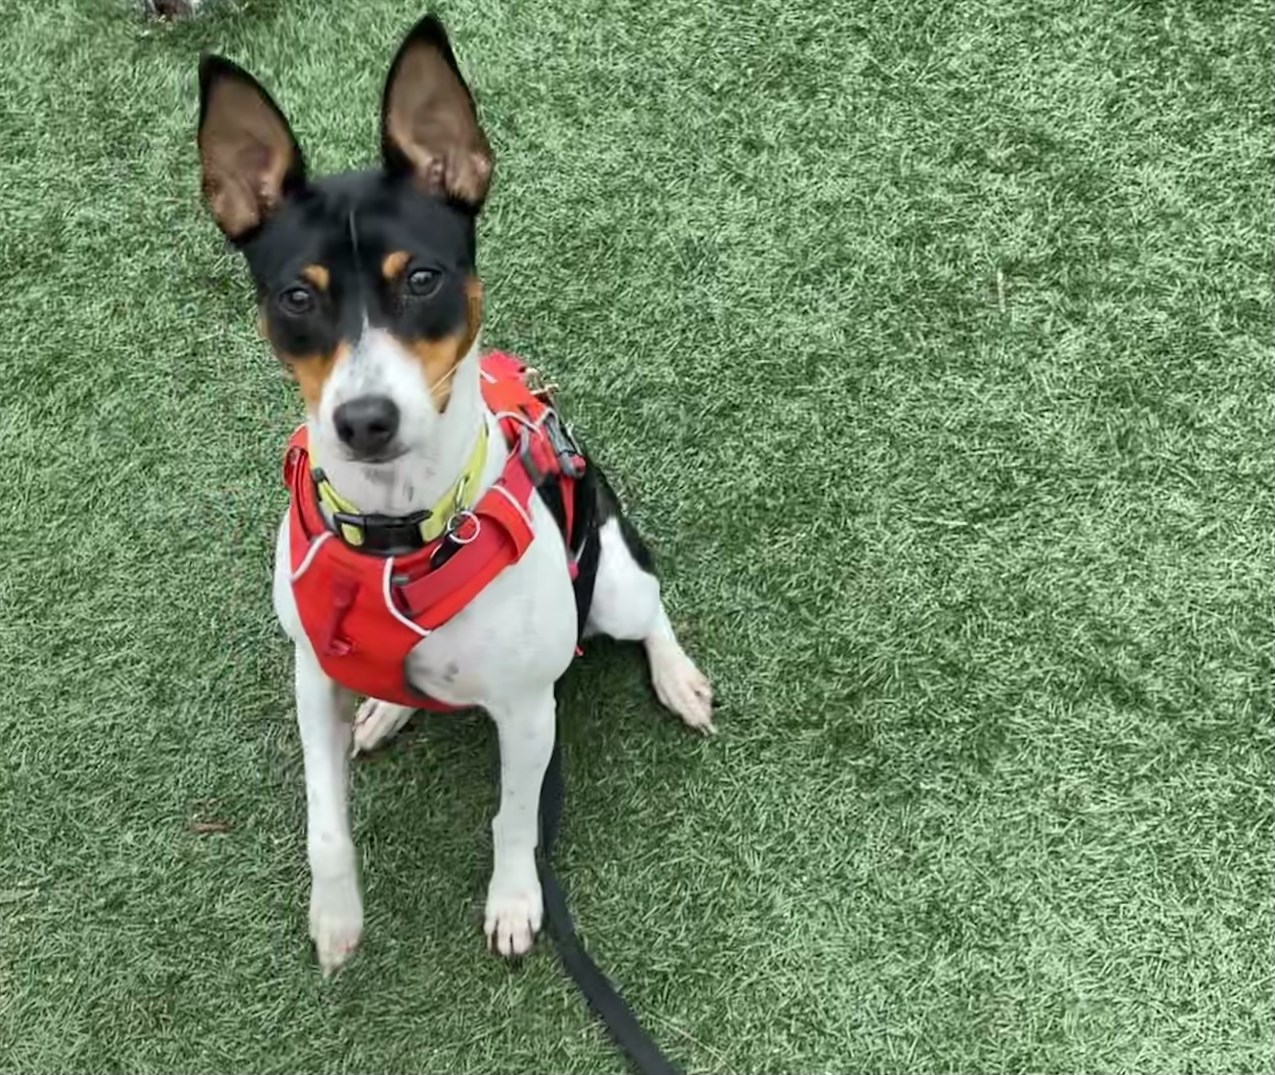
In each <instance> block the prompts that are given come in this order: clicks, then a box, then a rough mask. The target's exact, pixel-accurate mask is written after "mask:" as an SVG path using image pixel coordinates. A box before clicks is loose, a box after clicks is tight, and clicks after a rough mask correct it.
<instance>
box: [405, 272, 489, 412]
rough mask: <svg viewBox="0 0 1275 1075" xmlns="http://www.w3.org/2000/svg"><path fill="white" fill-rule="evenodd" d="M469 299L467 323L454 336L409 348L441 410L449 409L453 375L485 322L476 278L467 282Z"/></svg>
mask: <svg viewBox="0 0 1275 1075" xmlns="http://www.w3.org/2000/svg"><path fill="white" fill-rule="evenodd" d="M465 295H466V299H467V309H466V323H465V326H464V328H462V329H461V330H460V331H459V332H457V333H456V334H455V335H453V336H446V337H444V338H443V339H441V340H416V341H415V342H413V343H411V344H409V345H408V348H407V349H408V350H409V351H410V352H411V353H412V354H413V355H414V356H415V357H416V360H417V361H418V362H419V363H420V364H421V369H422V371H423V372H424V374H425V383H426V384H427V385H429V390H430V394H431V395H432V396H433V397H434V404H435V406H437V407H438V409H439V411H443V410H446V409H447V401H448V400H449V399H451V395H452V374H454V373H455V372H456V367H457V366H458V365H459V364H460V361H461V359H463V358H464V357H465V356H466V355H467V354H469V349H470V348H471V347H472V346H473V345H474V340H476V339H477V338H478V330H479V329H480V328H481V327H482V320H483V285H482V283H481V282H479V281H478V280H477V279H475V278H474V277H470V279H469V280H467V281H466V282H465Z"/></svg>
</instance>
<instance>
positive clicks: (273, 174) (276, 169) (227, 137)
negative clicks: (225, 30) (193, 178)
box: [199, 56, 305, 240]
mask: <svg viewBox="0 0 1275 1075" xmlns="http://www.w3.org/2000/svg"><path fill="white" fill-rule="evenodd" d="M199 160H200V164H201V166H202V169H203V188H204V201H205V202H207V204H208V208H209V209H210V210H211V211H212V215H213V217H214V218H215V219H216V221H217V225H218V226H219V227H220V228H221V230H222V231H223V232H225V233H226V235H227V237H228V238H230V239H232V240H240V239H244V238H246V237H247V236H248V235H249V234H250V233H251V232H253V231H255V230H256V229H257V228H259V227H260V226H261V225H262V224H264V223H265V221H266V218H267V217H268V216H269V215H270V213H271V212H273V211H274V209H275V208H276V207H277V206H278V205H279V203H280V202H281V201H282V200H283V198H284V197H285V196H286V195H287V194H290V193H292V192H293V191H294V190H297V189H299V188H300V187H301V186H302V185H304V183H305V161H304V160H303V159H302V156H301V148H300V147H299V146H298V145H297V140H296V139H295V138H294V137H293V136H292V128H290V127H289V126H288V121H287V120H286V119H284V118H283V113H282V112H281V111H280V110H279V106H278V105H276V104H275V103H274V101H273V100H272V99H271V97H270V94H268V93H267V92H266V91H265V90H264V89H262V88H261V86H260V85H259V84H258V82H257V80H256V79H255V78H253V77H252V76H251V75H250V74H248V72H247V71H245V70H243V68H241V67H239V66H238V65H236V64H233V63H231V62H230V61H229V60H226V59H223V58H222V57H220V56H205V57H203V59H202V60H200V63H199Z"/></svg>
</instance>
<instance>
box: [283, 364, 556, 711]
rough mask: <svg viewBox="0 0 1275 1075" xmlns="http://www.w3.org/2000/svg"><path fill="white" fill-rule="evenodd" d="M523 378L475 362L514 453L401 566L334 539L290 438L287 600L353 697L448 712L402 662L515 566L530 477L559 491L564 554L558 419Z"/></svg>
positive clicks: (305, 448)
mask: <svg viewBox="0 0 1275 1075" xmlns="http://www.w3.org/2000/svg"><path fill="white" fill-rule="evenodd" d="M523 369H524V367H523V366H522V364H521V363H520V362H518V360H517V359H513V358H512V357H511V356H505V355H500V354H496V355H492V356H488V357H487V358H486V359H484V361H483V366H482V372H483V395H484V401H485V402H486V404H487V407H488V408H489V409H490V410H491V411H492V412H493V413H495V414H497V415H498V416H499V418H500V425H501V431H502V433H504V435H505V439H506V441H507V442H508V444H509V448H510V451H509V458H508V461H507V462H506V464H505V467H504V470H503V471H502V473H501V475H500V477H499V478H498V479H497V481H496V482H495V484H494V485H492V487H491V488H490V489H488V490H487V491H486V493H484V494H483V496H482V497H481V498H480V499H479V501H478V503H476V504H475V505H474V506H473V508H471V509H467V510H462V511H460V512H458V513H457V514H456V515H454V516H452V517H451V519H450V525H449V527H448V531H447V534H446V536H444V537H442V538H440V539H438V540H435V541H433V542H431V543H429V544H427V545H426V546H424V547H423V548H420V549H418V550H416V551H414V552H410V553H407V554H405V555H401V556H378V555H373V554H371V553H370V552H367V551H363V550H361V549H357V548H352V547H350V544H349V543H348V542H346V541H344V540H342V537H341V534H337V533H333V531H332V529H331V528H330V525H329V523H328V520H327V519H326V518H325V516H324V513H323V511H322V508H321V506H320V503H319V497H318V495H317V493H316V482H315V480H314V475H313V473H312V471H311V468H310V456H309V445H308V436H307V431H306V429H305V428H304V427H303V428H301V429H299V430H298V431H297V432H296V434H294V436H293V438H292V442H291V444H290V446H289V450H288V454H287V457H286V460H285V466H284V473H285V480H286V482H287V485H288V488H289V491H290V492H291V494H292V510H291V512H290V537H291V551H292V570H293V577H292V585H293V594H294V597H295V598H296V602H297V608H298V611H299V613H300V616H301V621H302V624H303V626H304V628H305V630H306V633H307V635H308V636H309V637H310V640H311V643H312V645H313V646H314V647H315V650H316V654H317V656H318V658H319V662H320V664H321V666H322V667H323V669H324V671H325V672H326V673H327V674H328V675H329V676H330V677H331V678H333V679H334V680H336V681H337V682H339V683H342V684H343V685H345V686H346V687H347V688H349V689H350V690H354V691H356V692H358V693H361V694H367V695H371V696H374V697H378V698H383V699H385V700H386V701H394V702H398V703H400V704H402V705H412V706H419V707H423V708H432V709H445V708H450V707H447V706H445V705H443V704H442V703H439V702H437V701H435V700H433V699H429V698H427V697H426V696H424V695H421V694H420V693H419V692H417V691H415V690H414V689H413V688H412V687H411V685H410V684H409V683H408V682H407V681H406V676H405V673H404V667H405V663H406V660H407V655H408V654H409V653H410V651H411V650H412V648H414V647H415V645H416V644H417V643H419V642H420V640H421V638H423V637H424V636H425V635H427V634H428V633H429V632H430V631H433V630H435V629H437V628H438V627H440V626H442V625H443V624H444V623H446V622H447V621H448V620H450V619H451V618H452V617H453V616H455V615H456V614H457V613H458V612H459V611H460V610H461V609H463V608H464V607H465V606H466V605H467V604H468V603H469V602H470V601H472V600H473V599H474V598H475V597H476V596H477V595H478V594H479V593H480V592H481V591H482V590H483V588H484V587H486V586H487V585H488V584H489V583H490V582H491V580H492V579H494V578H495V577H496V575H498V574H499V573H500V572H501V571H503V570H504V569H505V568H506V567H508V566H509V565H511V564H513V563H516V562H517V561H518V560H520V559H521V558H522V556H523V554H524V553H525V552H526V550H527V548H528V546H529V545H530V544H531V541H532V539H533V538H534V531H533V528H532V522H531V500H532V497H533V496H535V494H536V485H537V483H536V480H535V478H536V477H540V478H541V480H542V481H548V480H552V481H554V482H555V483H556V484H557V486H558V493H559V496H560V497H561V500H562V503H563V505H564V507H565V508H566V511H565V512H564V514H565V515H566V527H565V529H566V532H565V533H564V538H566V539H567V542H568V545H569V546H570V544H571V538H572V536H573V535H572V528H573V525H574V517H573V515H574V513H573V511H572V507H573V503H574V495H573V490H574V484H575V483H574V479H573V478H572V477H569V476H567V474H565V473H564V470H563V466H562V465H561V460H560V458H559V451H558V448H557V446H556V445H555V444H554V443H553V438H552V437H551V435H550V434H549V432H548V430H547V427H548V425H549V422H551V421H552V422H556V415H555V414H554V412H553V411H552V410H551V408H549V406H548V405H547V404H546V403H545V402H544V401H543V400H540V399H538V398H536V397H535V396H533V395H532V394H531V392H530V391H529V390H528V388H527V387H526V385H525V384H524V383H523V379H522V373H523ZM554 428H556V426H555V427H554ZM568 462H570V460H568ZM533 470H534V471H535V472H536V474H535V475H533V473H532V471H533ZM342 529H343V528H342Z"/></svg>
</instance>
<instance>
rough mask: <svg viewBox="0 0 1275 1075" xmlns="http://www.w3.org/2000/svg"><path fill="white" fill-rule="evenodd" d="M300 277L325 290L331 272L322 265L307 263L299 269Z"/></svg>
mask: <svg viewBox="0 0 1275 1075" xmlns="http://www.w3.org/2000/svg"><path fill="white" fill-rule="evenodd" d="M301 279H302V280H305V281H307V282H308V283H311V284H313V285H314V286H315V287H317V288H318V289H319V290H320V291H327V289H328V284H330V283H331V282H332V274H331V273H330V272H328V270H327V268H326V267H325V266H323V265H307V266H306V267H305V268H304V269H302V270H301Z"/></svg>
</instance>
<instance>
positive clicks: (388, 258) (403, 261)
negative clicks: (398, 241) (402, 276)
mask: <svg viewBox="0 0 1275 1075" xmlns="http://www.w3.org/2000/svg"><path fill="white" fill-rule="evenodd" d="M411 260H412V255H411V254H409V253H408V252H407V251H406V250H395V251H394V252H393V253H392V254H386V255H385V257H384V259H383V260H382V261H381V275H382V276H384V277H385V279H387V280H393V279H394V277H396V276H397V275H398V274H399V273H401V272H402V271H403V270H404V269H406V268H407V263H408V262H409V261H411Z"/></svg>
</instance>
